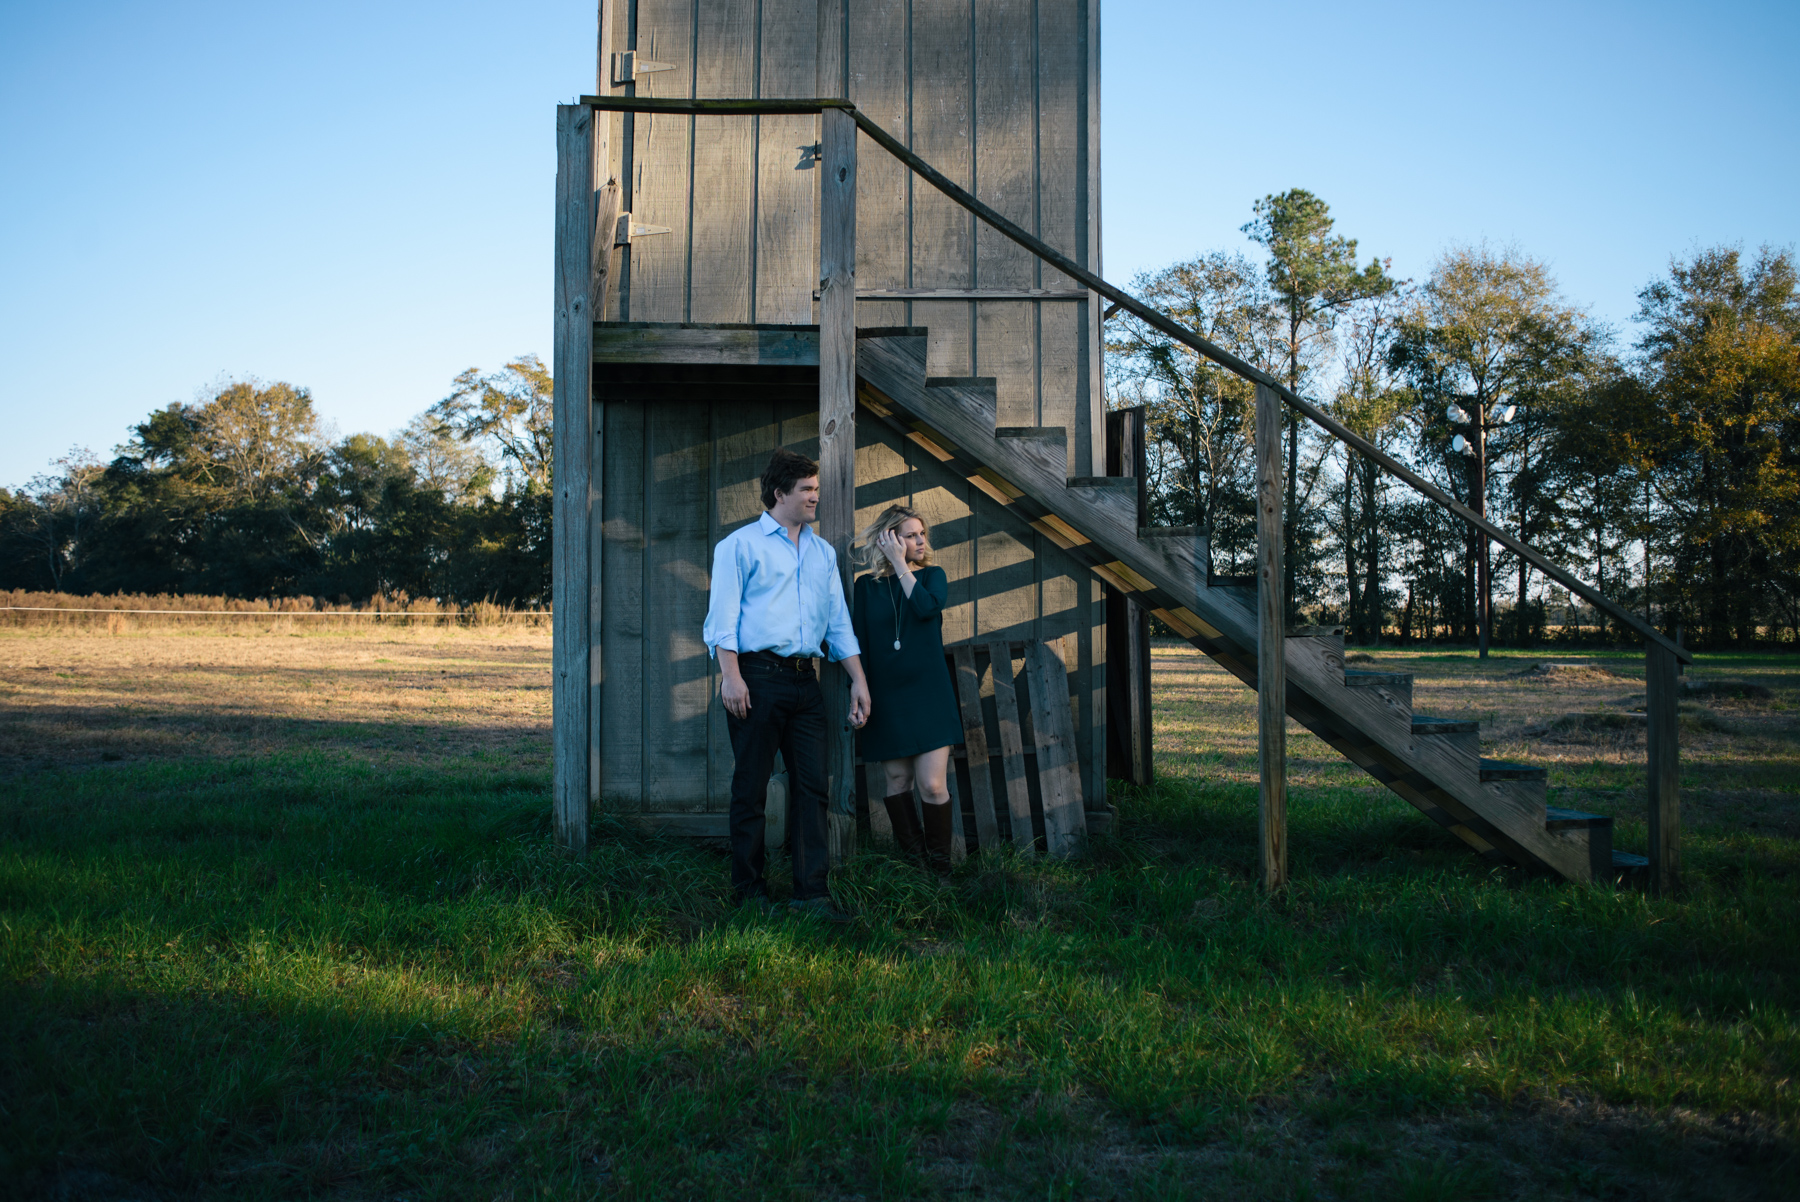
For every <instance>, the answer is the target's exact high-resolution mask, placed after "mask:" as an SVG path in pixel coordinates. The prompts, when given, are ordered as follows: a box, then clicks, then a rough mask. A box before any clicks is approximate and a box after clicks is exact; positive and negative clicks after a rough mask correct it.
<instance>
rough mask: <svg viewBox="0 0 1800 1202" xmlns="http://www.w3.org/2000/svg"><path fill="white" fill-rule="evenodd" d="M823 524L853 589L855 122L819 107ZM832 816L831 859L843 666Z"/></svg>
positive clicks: (839, 800)
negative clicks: (851, 570)
mask: <svg viewBox="0 0 1800 1202" xmlns="http://www.w3.org/2000/svg"><path fill="white" fill-rule="evenodd" d="M819 124H820V129H819V142H820V151H819V162H820V165H821V166H822V167H823V168H824V170H823V171H822V172H821V173H820V179H819V526H820V533H821V534H823V535H824V537H825V540H826V541H827V542H829V543H830V544H831V547H832V549H833V550H834V551H836V552H837V560H838V574H839V575H840V576H841V577H842V578H843V581H844V595H845V596H846V597H847V596H849V595H850V539H851V536H852V535H853V533H854V531H855V527H856V122H855V121H854V120H852V119H851V117H850V115H849V114H848V113H846V112H844V111H842V110H841V109H827V110H825V111H824V112H823V113H821V114H819ZM823 683H824V686H825V720H826V736H827V746H826V756H827V773H826V777H827V789H828V796H829V798H830V803H829V804H830V810H829V815H828V818H827V823H828V827H829V831H830V838H831V858H832V861H833V862H834V863H835V862H839V861H841V860H843V859H845V858H847V857H848V856H849V855H850V854H852V853H853V852H854V851H855V848H856V791H855V778H854V776H853V775H852V774H853V773H854V771H855V764H856V736H855V735H854V733H853V732H852V731H851V728H850V689H849V681H848V679H847V677H846V676H845V673H844V671H843V669H841V668H839V667H836V666H835V665H833V666H831V667H829V668H827V669H826V671H825V678H824V681H823Z"/></svg>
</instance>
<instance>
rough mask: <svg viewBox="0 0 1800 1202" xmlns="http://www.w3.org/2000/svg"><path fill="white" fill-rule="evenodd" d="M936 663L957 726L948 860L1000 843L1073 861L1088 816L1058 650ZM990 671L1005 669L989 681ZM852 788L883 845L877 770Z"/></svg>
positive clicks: (1024, 646) (962, 650)
mask: <svg viewBox="0 0 1800 1202" xmlns="http://www.w3.org/2000/svg"><path fill="white" fill-rule="evenodd" d="M944 659H945V661H946V664H947V665H948V667H949V669H950V678H951V680H952V681H953V682H954V684H955V686H956V696H957V702H958V705H959V707H960V709H961V711H962V725H963V742H962V743H961V744H960V745H959V746H957V747H956V748H954V749H953V750H952V753H951V769H952V770H951V773H950V782H949V783H950V799H951V802H950V803H951V804H952V805H954V806H956V808H957V812H958V813H959V814H960V815H961V817H962V821H961V822H958V823H955V824H953V825H952V828H951V830H952V834H951V840H952V842H951V849H950V854H951V858H952V859H953V860H958V861H960V860H962V859H964V858H966V857H967V856H968V855H969V854H972V853H973V852H978V851H981V850H983V849H984V848H997V847H1000V846H1001V845H1003V844H1009V843H1010V844H1011V845H1012V846H1014V847H1016V848H1018V849H1019V850H1020V851H1021V852H1024V853H1026V854H1028V855H1030V854H1035V853H1037V852H1038V851H1040V850H1042V851H1045V852H1047V853H1048V854H1050V855H1052V856H1066V855H1071V854H1073V853H1074V852H1075V851H1077V850H1078V849H1079V848H1080V847H1081V845H1082V842H1083V840H1084V839H1085V838H1086V836H1087V814H1086V810H1085V808H1084V805H1083V799H1082V792H1081V765H1080V762H1079V760H1078V759H1077V756H1076V744H1075V723H1074V717H1073V714H1072V713H1071V711H1070V703H1069V678H1068V666H1067V663H1066V661H1065V660H1064V658H1063V651H1062V644H1061V641H1060V640H1058V641H1055V642H1043V641H1040V640H1038V639H1027V640H1025V641H1023V642H1019V641H1014V642H1003V641H995V642H983V643H960V644H957V645H956V646H953V647H950V648H948V649H947V651H946V653H945V656H944ZM998 664H1003V665H1005V667H1004V669H1003V670H1001V671H999V672H995V671H994V670H993V669H994V667H995V665H998ZM858 784H859V786H860V788H859V793H860V794H861V796H860V797H859V801H861V802H862V804H863V805H864V806H866V807H867V811H868V815H869V833H870V835H871V836H873V838H874V839H875V841H876V842H877V843H887V844H890V845H891V844H892V843H893V840H894V832H893V826H892V824H891V823H890V822H889V821H888V815H887V809H886V807H885V806H883V805H882V797H883V794H884V792H885V789H884V785H883V779H882V774H881V765H880V764H879V763H867V764H865V765H864V766H863V772H862V773H861V775H860V777H859V780H858ZM913 804H914V805H917V804H919V802H918V800H917V797H916V795H915V798H914V802H913Z"/></svg>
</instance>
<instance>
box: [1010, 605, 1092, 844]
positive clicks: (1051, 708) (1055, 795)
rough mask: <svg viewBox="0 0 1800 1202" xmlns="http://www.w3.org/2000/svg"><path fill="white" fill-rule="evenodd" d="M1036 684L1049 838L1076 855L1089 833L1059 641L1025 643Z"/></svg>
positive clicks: (1029, 676)
mask: <svg viewBox="0 0 1800 1202" xmlns="http://www.w3.org/2000/svg"><path fill="white" fill-rule="evenodd" d="M1025 670H1026V680H1027V682H1028V686H1029V688H1030V689H1031V728H1032V738H1033V742H1034V744H1035V745H1036V747H1037V770H1038V792H1039V793H1040V794H1041V795H1042V797H1043V799H1044V842H1045V844H1046V846H1047V850H1048V851H1049V853H1050V854H1051V855H1053V856H1067V855H1073V854H1074V853H1075V852H1076V851H1078V850H1080V848H1081V843H1082V840H1083V838H1084V837H1085V836H1086V835H1087V815H1086V813H1085V812H1084V810H1083V807H1082V801H1081V764H1080V759H1079V756H1078V754H1077V749H1076V744H1075V725H1074V722H1073V720H1072V718H1071V716H1070V713H1069V677H1068V668H1067V666H1066V665H1065V664H1064V662H1063V657H1062V654H1061V652H1060V650H1059V648H1058V644H1057V643H1053V642H1044V641H1041V640H1036V639H1034V640H1032V641H1030V642H1028V643H1026V644H1025Z"/></svg>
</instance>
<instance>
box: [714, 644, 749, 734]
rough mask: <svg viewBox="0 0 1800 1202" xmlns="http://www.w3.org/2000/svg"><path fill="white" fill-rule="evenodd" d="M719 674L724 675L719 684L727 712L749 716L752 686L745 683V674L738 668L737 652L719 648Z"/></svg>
mask: <svg viewBox="0 0 1800 1202" xmlns="http://www.w3.org/2000/svg"><path fill="white" fill-rule="evenodd" d="M719 675H721V676H722V677H724V680H723V681H722V682H721V683H720V685H719V696H720V698H721V700H723V701H724V702H725V712H726V713H728V714H730V715H731V716H732V717H733V718H740V719H741V718H748V717H749V716H750V686H749V685H747V684H745V683H744V674H743V673H742V672H740V671H739V670H738V660H737V652H735V651H728V650H726V649H725V648H724V647H720V648H719Z"/></svg>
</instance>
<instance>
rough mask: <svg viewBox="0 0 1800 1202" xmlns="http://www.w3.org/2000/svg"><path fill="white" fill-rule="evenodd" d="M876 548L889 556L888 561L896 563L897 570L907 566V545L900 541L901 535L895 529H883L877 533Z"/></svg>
mask: <svg viewBox="0 0 1800 1202" xmlns="http://www.w3.org/2000/svg"><path fill="white" fill-rule="evenodd" d="M875 549H876V550H877V551H880V552H881V553H882V554H883V555H885V556H887V561H888V562H889V563H890V564H892V565H894V570H895V571H896V572H898V571H899V570H900V569H902V568H904V567H905V566H906V545H905V544H904V543H902V542H901V541H900V536H899V535H898V534H896V533H895V532H894V531H892V530H883V531H882V532H881V533H880V534H877V535H876V536H875Z"/></svg>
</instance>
